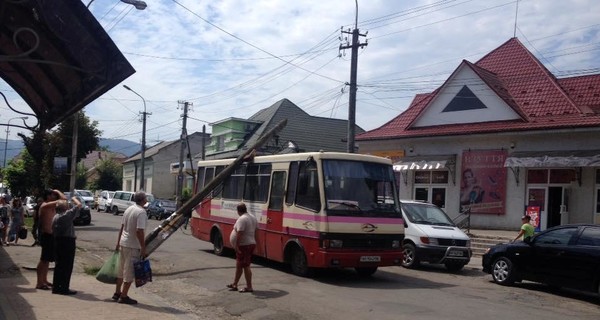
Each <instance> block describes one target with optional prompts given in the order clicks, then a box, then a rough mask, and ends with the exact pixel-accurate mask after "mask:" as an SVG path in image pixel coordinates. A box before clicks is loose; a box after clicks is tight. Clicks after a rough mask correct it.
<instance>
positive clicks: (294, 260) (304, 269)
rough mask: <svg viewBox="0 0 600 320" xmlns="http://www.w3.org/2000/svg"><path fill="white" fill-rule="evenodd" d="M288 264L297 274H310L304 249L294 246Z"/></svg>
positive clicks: (305, 275) (303, 275)
mask: <svg viewBox="0 0 600 320" xmlns="http://www.w3.org/2000/svg"><path fill="white" fill-rule="evenodd" d="M290 265H291V267H292V272H293V273H294V274H295V275H297V276H301V277H308V276H310V275H311V272H312V270H311V268H309V267H308V261H306V255H305V254H304V250H302V249H300V248H296V249H294V252H292V257H291V261H290Z"/></svg>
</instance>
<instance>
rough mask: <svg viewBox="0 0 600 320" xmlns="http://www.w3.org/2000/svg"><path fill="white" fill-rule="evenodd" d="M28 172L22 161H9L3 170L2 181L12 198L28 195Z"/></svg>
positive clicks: (29, 173)
mask: <svg viewBox="0 0 600 320" xmlns="http://www.w3.org/2000/svg"><path fill="white" fill-rule="evenodd" d="M29 175H31V172H29V171H28V170H27V169H26V168H25V161H23V160H22V159H19V160H11V161H10V165H9V166H7V167H6V168H5V170H4V181H6V184H7V186H8V188H9V189H10V192H11V193H12V195H13V196H17V197H26V196H28V195H29V190H28V187H27V186H28V185H29Z"/></svg>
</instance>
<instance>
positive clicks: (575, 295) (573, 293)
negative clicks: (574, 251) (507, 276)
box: [490, 280, 600, 305]
mask: <svg viewBox="0 0 600 320" xmlns="http://www.w3.org/2000/svg"><path fill="white" fill-rule="evenodd" d="M490 283H492V284H494V285H496V286H498V285H497V284H495V283H494V281H492V280H490ZM514 288H521V289H525V290H531V291H535V292H540V293H547V294H551V295H555V296H558V297H563V298H569V299H574V300H579V301H584V302H589V303H592V304H596V305H598V304H600V297H599V295H598V294H597V293H593V292H586V291H579V290H574V289H566V288H559V287H554V286H550V285H546V284H543V283H536V282H529V281H526V282H521V283H515V284H514V285H513V289H514Z"/></svg>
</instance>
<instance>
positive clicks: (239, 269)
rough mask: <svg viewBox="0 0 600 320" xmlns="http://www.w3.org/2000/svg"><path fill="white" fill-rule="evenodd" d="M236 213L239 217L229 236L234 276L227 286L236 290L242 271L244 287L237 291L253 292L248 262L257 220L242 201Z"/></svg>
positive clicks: (253, 245)
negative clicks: (233, 259) (233, 253)
mask: <svg viewBox="0 0 600 320" xmlns="http://www.w3.org/2000/svg"><path fill="white" fill-rule="evenodd" d="M237 213H238V215H239V218H238V219H237V220H236V222H235V225H234V226H233V230H232V231H231V235H230V236H229V240H230V242H231V245H232V246H233V248H234V249H235V260H236V264H235V278H234V280H233V283H231V284H228V285H227V287H228V288H229V289H230V290H231V291H237V290H238V282H239V281H240V278H241V277H242V273H243V274H244V278H245V279H246V287H245V288H243V289H239V292H253V291H254V289H253V288H252V270H250V263H251V262H252V253H253V252H254V249H255V248H256V238H255V233H256V227H257V225H258V221H257V220H256V217H255V216H254V215H252V214H250V213H248V210H247V209H246V205H245V204H243V203H240V204H238V205H237Z"/></svg>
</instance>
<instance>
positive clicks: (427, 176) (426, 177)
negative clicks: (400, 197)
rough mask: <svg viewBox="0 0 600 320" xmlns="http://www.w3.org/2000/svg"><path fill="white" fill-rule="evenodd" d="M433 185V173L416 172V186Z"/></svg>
mask: <svg viewBox="0 0 600 320" xmlns="http://www.w3.org/2000/svg"><path fill="white" fill-rule="evenodd" d="M429 183H431V171H415V184H429Z"/></svg>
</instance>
